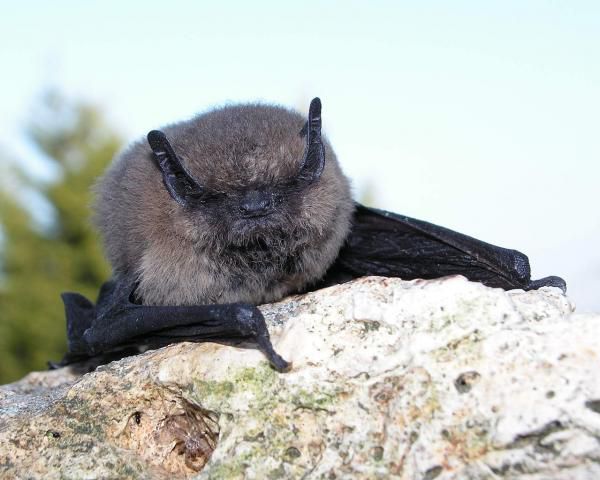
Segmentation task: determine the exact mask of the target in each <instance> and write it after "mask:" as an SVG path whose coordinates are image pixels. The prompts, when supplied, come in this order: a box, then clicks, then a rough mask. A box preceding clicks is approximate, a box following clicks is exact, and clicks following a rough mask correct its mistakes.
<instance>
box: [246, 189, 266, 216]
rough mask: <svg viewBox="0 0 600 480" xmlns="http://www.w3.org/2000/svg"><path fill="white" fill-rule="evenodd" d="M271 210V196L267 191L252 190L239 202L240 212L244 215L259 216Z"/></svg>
mask: <svg viewBox="0 0 600 480" xmlns="http://www.w3.org/2000/svg"><path fill="white" fill-rule="evenodd" d="M272 210H273V198H272V195H271V194H270V193H268V192H261V191H259V190H252V191H250V192H247V193H246V194H245V195H244V197H243V198H242V201H241V202H240V213H241V214H242V216H244V217H261V216H263V215H267V214H269V213H271V211H272Z"/></svg>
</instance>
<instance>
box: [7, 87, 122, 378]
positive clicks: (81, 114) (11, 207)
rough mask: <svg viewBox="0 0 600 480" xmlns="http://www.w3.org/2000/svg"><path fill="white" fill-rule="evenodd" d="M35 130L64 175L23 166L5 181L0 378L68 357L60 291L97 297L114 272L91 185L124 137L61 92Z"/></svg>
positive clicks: (37, 113) (31, 132) (49, 98)
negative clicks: (93, 210) (44, 175)
mask: <svg viewBox="0 0 600 480" xmlns="http://www.w3.org/2000/svg"><path fill="white" fill-rule="evenodd" d="M27 134H28V137H29V138H30V139H31V141H32V143H33V144H34V145H35V146H36V147H37V148H38V149H39V150H41V152H43V154H45V156H46V157H47V158H48V159H49V161H50V162H52V163H53V164H54V166H55V167H57V168H56V169H57V171H58V175H57V179H56V180H54V181H40V180H39V179H36V178H35V176H33V175H32V174H31V173H28V172H26V171H24V170H23V169H22V168H20V167H18V166H15V167H14V168H15V169H16V170H17V172H16V174H15V175H13V176H12V178H13V179H16V180H15V181H13V182H11V185H6V184H5V185H4V186H1V185H0V225H1V228H2V244H1V246H0V265H1V268H2V277H1V280H0V318H1V320H0V383H5V382H8V381H12V380H14V379H17V378H19V377H20V376H22V375H23V374H25V373H27V372H28V371H31V370H39V369H44V368H46V362H47V361H48V360H51V359H52V360H57V359H60V358H61V357H62V355H63V354H64V352H65V349H66V339H65V319H64V310H63V306H62V302H61V300H60V293H61V292H63V291H77V292H81V293H83V294H84V295H86V296H88V297H89V298H95V296H96V295H97V292H98V288H99V286H100V284H101V283H102V282H103V281H105V280H106V279H107V277H108V276H109V273H110V272H109V268H108V265H107V264H106V262H105V260H104V258H103V255H102V252H101V248H100V246H99V242H98V237H97V234H96V232H95V231H94V229H93V227H92V225H91V222H90V208H89V207H90V204H91V200H92V199H91V192H90V187H91V186H92V185H93V183H94V181H95V179H96V178H97V177H98V176H99V175H100V174H101V173H102V171H103V170H104V169H105V168H106V166H107V165H108V163H109V162H110V161H111V159H112V157H113V156H114V154H115V153H116V151H117V150H118V148H119V147H120V145H121V140H120V138H119V137H118V135H117V134H116V133H115V132H114V131H113V130H112V129H111V128H110V127H109V126H108V125H107V122H106V121H105V119H104V117H103V115H102V113H101V111H100V110H99V109H98V108H96V107H94V106H92V105H88V104H85V103H80V102H72V101H68V100H66V99H65V98H63V97H62V96H60V95H58V94H56V93H48V94H46V95H44V97H43V99H42V101H41V102H40V104H39V105H38V106H37V108H36V109H35V110H34V115H33V116H32V120H31V122H30V125H29V126H28V128H27ZM15 183H16V185H15ZM23 192H25V193H24V194H23ZM40 194H41V196H42V197H40ZM40 198H45V199H46V201H47V202H48V203H49V204H50V206H51V207H52V208H51V211H53V215H52V220H51V221H50V222H44V225H40V224H39V222H37V223H36V222H35V221H34V219H35V217H36V215H35V213H36V212H35V209H36V208H39V205H41V203H40V200H39V199H40ZM36 205H38V207H36Z"/></svg>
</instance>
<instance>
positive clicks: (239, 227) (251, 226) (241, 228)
mask: <svg viewBox="0 0 600 480" xmlns="http://www.w3.org/2000/svg"><path fill="white" fill-rule="evenodd" d="M283 233H284V229H283V228H282V225H281V223H280V222H279V221H277V218H275V216H274V215H269V214H267V215H262V216H254V217H243V218H238V219H237V220H235V221H234V222H233V224H232V226H231V237H232V240H233V243H234V244H237V245H243V244H248V243H255V242H257V241H260V242H263V243H266V244H267V245H269V244H270V243H272V242H279V241H280V240H281V237H282V236H283Z"/></svg>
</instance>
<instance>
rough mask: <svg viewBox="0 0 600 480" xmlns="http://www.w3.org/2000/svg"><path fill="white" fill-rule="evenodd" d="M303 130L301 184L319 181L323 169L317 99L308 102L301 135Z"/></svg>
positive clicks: (323, 152) (319, 103) (319, 101)
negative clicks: (303, 146) (306, 117)
mask: <svg viewBox="0 0 600 480" xmlns="http://www.w3.org/2000/svg"><path fill="white" fill-rule="evenodd" d="M304 130H306V133H305V135H306V150H305V152H304V159H303V160H302V166H301V167H300V173H299V175H298V178H299V180H300V181H302V182H305V183H312V182H315V181H316V180H318V179H319V177H320V176H321V173H323V168H324V167H325V147H324V146H323V142H322V140H321V100H320V99H319V98H318V97H317V98H313V100H312V102H310V108H309V109H308V122H306V125H304V128H303V129H302V130H301V131H300V134H301V135H302V134H303V132H304ZM303 136H304V135H303Z"/></svg>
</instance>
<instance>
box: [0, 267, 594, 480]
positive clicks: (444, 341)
mask: <svg viewBox="0 0 600 480" xmlns="http://www.w3.org/2000/svg"><path fill="white" fill-rule="evenodd" d="M261 310H262V311H263V313H264V314H265V317H266V319H267V323H268V325H269V329H270V331H271V334H272V338H273V343H274V345H275V348H276V350H277V351H278V352H279V353H281V354H282V356H283V357H284V358H286V359H287V360H290V361H292V362H293V369H292V371H291V372H290V373H286V374H278V373H276V372H275V371H273V370H272V369H271V368H270V367H269V366H268V364H267V363H266V361H265V359H264V357H263V356H262V355H261V354H260V353H259V352H257V351H255V350H253V349H241V348H234V347H227V346H221V345H215V344H200V345H192V344H182V345H176V346H172V347H169V348H166V349H161V350H158V351H155V352H149V353H147V354H144V355H140V356H137V357H133V358H128V359H124V360H122V361H120V362H115V363H113V364H111V365H109V366H107V367H103V368H102V369H101V370H100V371H97V372H94V373H92V374H88V375H86V376H85V377H83V379H82V380H80V381H79V382H78V383H75V384H72V383H71V384H66V386H65V385H63V386H59V387H56V388H58V389H61V388H62V389H63V390H60V391H59V392H58V393H56V390H54V391H55V393H54V394H49V393H46V394H45V395H46V397H44V398H50V400H44V401H38V402H37V403H36V402H34V401H33V400H32V405H33V404H35V408H34V409H32V411H31V412H32V413H31V414H30V416H29V417H30V418H26V417H28V414H27V411H26V410H23V407H20V409H19V410H14V409H13V412H16V413H14V414H13V415H12V416H10V418H8V417H6V418H7V419H6V420H2V419H3V418H4V417H0V421H4V424H0V425H4V426H3V430H2V431H0V441H1V442H2V444H1V446H0V452H2V453H1V455H0V474H2V475H8V478H11V477H10V476H11V475H12V476H13V477H15V478H18V472H19V471H20V472H26V473H27V474H28V475H31V476H33V477H34V478H35V477H36V475H38V478H42V477H44V478H53V477H52V475H54V478H60V475H59V474H58V473H55V472H62V475H63V476H67V477H68V476H70V474H69V472H70V470H69V468H71V469H73V468H74V467H73V465H80V466H79V467H78V468H81V470H79V471H80V472H82V473H81V475H79V476H80V477H85V478H105V477H111V475H110V468H109V466H107V465H106V461H105V460H104V459H106V458H109V457H110V458H112V459H113V460H111V463H112V462H115V465H117V464H118V465H125V464H129V465H131V467H130V470H131V471H128V475H130V476H129V478H136V476H135V475H137V478H183V477H185V476H194V475H197V478H201V479H221V478H256V479H263V478H270V479H274V478H282V479H287V478H327V479H329V478H369V479H372V478H382V479H384V478H398V479H413V478H418V479H429V480H432V479H439V480H442V479H470V478H471V479H487V478H490V479H492V478H494V479H495V478H515V479H516V478H519V479H565V480H566V479H573V478H581V479H588V478H589V479H594V478H600V381H599V380H598V378H600V375H599V372H600V356H599V351H598V348H599V347H598V345H599V343H600V315H578V314H574V313H573V310H574V307H573V305H572V304H571V303H570V301H569V300H568V299H567V297H565V296H564V295H562V293H561V292H560V291H559V290H558V289H553V288H544V289H541V290H539V291H533V292H522V291H511V292H505V291H503V290H499V289H491V288H487V287H484V286H483V285H481V284H478V283H472V282H468V281H466V280H465V279H464V278H462V277H447V278H444V279H440V280H435V281H412V282H406V281H402V280H399V279H385V278H376V277H371V278H365V279H361V280H357V281H354V282H352V283H349V284H345V285H340V286H336V287H331V288H328V289H325V290H321V291H318V292H314V293H311V294H307V295H303V296H296V297H290V298H288V299H286V300H284V301H282V302H279V303H277V304H273V305H265V306H263V307H261ZM55 375H56V374H55ZM69 381H70V382H73V380H72V379H71V380H69ZM11 389H12V390H11ZM15 389H18V387H17V386H15V384H13V385H12V386H10V385H9V386H6V387H3V390H0V391H2V392H6V391H15ZM50 390H52V389H50ZM38 393H39V392H38ZM0 395H4V396H3V397H0V399H2V398H4V401H3V403H2V409H5V408H7V406H6V404H5V402H6V400H7V399H8V398H9V397H8V396H7V394H6V393H2V394H0ZM52 395H54V396H52ZM74 398H77V399H79V400H80V402H82V404H84V405H86V408H87V409H88V411H89V412H90V415H89V417H88V419H87V422H88V423H87V424H86V425H88V430H85V431H83V430H82V428H83V427H77V423H76V424H74V425H73V426H69V424H68V422H67V425H66V426H69V430H66V431H67V432H68V434H69V435H70V436H69V438H70V439H72V442H71V443H67V444H63V445H62V447H61V446H59V445H58V444H57V442H56V441H55V439H51V438H49V437H48V435H46V436H44V432H45V429H49V428H50V427H48V425H47V423H48V422H47V421H48V419H54V421H56V414H57V413H62V414H63V415H65V416H66V415H68V414H69V408H75V407H74V406H72V407H69V403H68V402H69V401H73V399H74ZM159 398H162V400H161V401H159V400H158V399H159ZM94 402H98V405H102V408H101V409H99V408H96V407H93V405H95V403H94ZM161 402H162V403H161ZM170 402H171V403H173V406H172V407H170V408H171V410H169V408H167V407H166V406H165V405H170V404H171V403H170ZM90 404H91V405H92V407H90ZM186 408H187V409H188V410H190V409H191V410H190V411H191V412H193V413H191V414H190V413H187V414H185V415H187V417H186V418H188V417H193V418H197V417H201V418H204V416H205V417H206V418H205V426H204V427H202V428H196V427H194V428H195V430H194V428H192V430H194V431H195V432H196V433H198V435H197V438H200V437H201V433H202V432H201V431H204V430H206V428H209V427H210V429H212V430H214V431H218V432H219V438H218V440H216V442H217V443H216V449H215V450H214V452H213V453H212V457H211V458H210V460H209V461H208V463H207V464H206V466H205V467H204V469H203V470H201V471H200V473H195V471H194V470H193V469H192V468H190V466H191V467H195V468H198V467H199V466H201V465H200V464H201V463H203V461H204V460H203V458H200V460H201V461H200V463H193V462H192V464H191V465H188V463H189V462H185V461H184V460H186V459H187V460H189V458H188V457H189V456H190V455H191V454H190V452H192V453H194V452H195V450H194V449H193V448H191V447H193V446H194V445H196V444H195V443H193V442H192V444H191V447H190V448H191V449H189V450H185V448H183V447H182V445H183V446H185V445H187V444H185V443H182V442H181V441H179V444H177V438H179V437H181V436H182V433H181V429H175V428H170V430H169V429H168V432H167V433H170V434H171V436H173V435H175V436H176V437H177V435H179V437H177V438H175V439H173V438H171V440H170V443H169V442H168V441H167V442H166V443H165V441H163V444H162V447H161V445H159V442H158V441H159V439H160V437H161V435H159V434H158V433H157V432H159V431H160V430H161V429H163V430H165V428H166V427H167V426H169V425H171V424H170V423H169V422H168V421H166V420H165V418H167V417H168V418H171V417H173V416H177V415H176V413H177V412H179V415H182V412H183V413H185V411H186ZM61 409H62V410H61ZM174 410H177V412H174ZM134 412H141V413H142V417H141V418H142V422H143V421H145V422H146V425H145V429H146V430H144V436H139V435H138V436H136V435H133V434H132V433H130V432H131V431H133V432H135V430H134V426H135V428H140V427H139V425H136V424H135V422H134V421H133V420H132V418H135V417H134V416H132V415H134ZM145 412H146V413H145ZM53 415H54V416H53ZM169 415H170V417H169ZM185 415H184V416H185ZM178 418H182V417H178ZM45 422H46V423H45ZM77 422H83V419H82V418H80V417H78V419H77ZM173 422H174V421H173V420H171V423H173ZM211 422H214V423H211ZM195 423H198V420H197V421H196V422H195ZM82 424H85V423H82ZM217 424H218V425H217ZM78 428H79V430H81V433H80V435H82V436H81V437H77V435H79V434H78ZM202 429H204V430H202ZM90 430H91V431H92V432H95V431H96V430H98V431H100V432H101V433H102V435H94V434H93V433H90ZM121 431H127V432H128V433H127V435H126V436H125V437H127V438H130V440H128V441H125V440H123V438H124V437H123V434H122V433H119V432H121ZM173 432H175V433H173ZM40 436H41V440H40ZM22 438H27V439H28V441H27V442H24V443H23V441H20V442H21V443H19V441H18V439H22ZM61 438H62V437H61ZM79 438H81V441H80V442H79V443H82V442H84V440H85V441H87V442H88V444H86V445H87V446H86V447H85V448H84V451H85V452H86V453H85V455H82V454H80V453H79V450H77V442H76V441H75V440H76V439H79ZM131 438H132V439H131ZM142 439H149V440H147V441H142ZM15 442H17V443H15ZM174 442H175V443H176V444H177V445H179V446H178V447H173V444H174ZM203 445H204V446H205V447H206V442H205V443H204V444H203ZM88 447H89V448H88ZM86 448H87V450H86ZM161 448H162V450H161ZM169 448H173V450H172V451H169ZM100 449H105V451H103V453H102V454H100ZM200 450H202V449H201V448H200ZM17 451H23V452H26V453H27V452H29V457H27V455H21V456H18V457H17V456H16V454H15V452H17ZM33 452H35V454H36V456H37V460H36V459H34V458H31V457H32V456H33ZM180 452H181V453H180ZM178 453H180V454H179V455H178ZM90 455H91V456H94V455H96V457H95V458H96V459H97V462H96V465H95V467H93V466H92V465H91V462H90V461H89V456H90ZM86 456H87V457H86ZM84 457H85V458H88V460H86V461H84V460H81V459H82V458H84ZM182 457H183V458H182ZM3 458H7V459H9V460H8V462H6V461H3V460H1V459H3ZM40 459H41V460H40ZM73 459H75V460H73ZM192 460H193V459H192ZM178 461H179V463H177V462H178ZM86 462H87V463H86ZM102 462H104V463H102ZM119 462H120V463H119ZM128 462H132V463H128ZM100 463H102V468H103V469H104V470H102V472H101V473H98V472H99V470H98V468H100V467H98V464H100ZM44 466H45V467H46V468H47V469H48V471H49V472H50V473H51V474H50V475H49V476H46V475H42V474H41V473H38V472H41V471H42V470H43V468H44ZM92 467H93V468H95V470H94V469H93V468H92ZM36 468H37V469H36ZM85 468H90V470H89V472H90V473H89V474H88V473H86V474H85V475H84V474H83V472H86V470H85ZM119 468H121V470H119V471H122V468H123V467H122V466H121V467H119ZM136 469H137V470H136ZM107 472H108V473H107ZM115 472H116V470H115ZM169 472H170V473H169ZM73 475H74V474H73ZM73 475H71V476H73ZM152 475H153V476H152ZM169 475H171V476H170V477H169ZM23 476H25V475H23ZM74 476H76V477H77V476H78V475H74ZM112 476H117V475H116V473H114V472H113V475H112ZM123 478H125V477H123Z"/></svg>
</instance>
